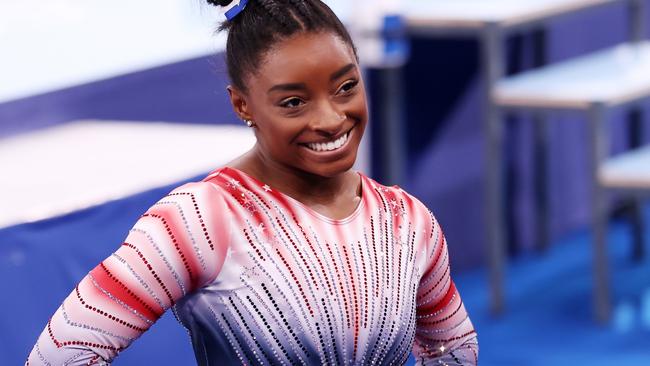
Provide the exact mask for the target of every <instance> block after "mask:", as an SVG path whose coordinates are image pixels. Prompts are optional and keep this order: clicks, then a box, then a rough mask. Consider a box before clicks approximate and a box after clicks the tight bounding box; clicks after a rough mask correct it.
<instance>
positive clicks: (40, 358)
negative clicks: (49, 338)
mask: <svg viewBox="0 0 650 366" xmlns="http://www.w3.org/2000/svg"><path fill="white" fill-rule="evenodd" d="M35 348H36V354H37V355H38V359H39V360H41V362H43V363H44V364H45V365H47V366H52V364H51V363H50V362H49V361H48V360H46V359H45V357H44V356H43V353H42V352H41V347H40V346H39V345H38V343H36V347H35ZM26 366H29V360H27V365H26Z"/></svg>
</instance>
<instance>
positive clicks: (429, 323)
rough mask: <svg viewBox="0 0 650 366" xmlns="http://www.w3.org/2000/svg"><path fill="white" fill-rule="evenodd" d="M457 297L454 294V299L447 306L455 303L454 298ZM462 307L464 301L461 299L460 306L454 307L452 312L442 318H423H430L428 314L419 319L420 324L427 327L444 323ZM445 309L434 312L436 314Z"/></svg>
mask: <svg viewBox="0 0 650 366" xmlns="http://www.w3.org/2000/svg"><path fill="white" fill-rule="evenodd" d="M455 298H456V294H454V296H452V300H451V301H449V303H447V305H446V306H449V305H451V304H452V303H453V300H455ZM462 308H463V301H462V300H461V301H459V302H458V306H457V307H456V309H454V311H452V312H451V313H450V314H448V315H445V316H444V317H442V318H440V319H435V320H423V319H426V318H429V317H428V316H423V317H421V318H419V319H420V320H419V321H418V324H421V325H422V326H423V327H427V326H432V325H436V324H441V323H444V322H446V321H447V320H449V319H451V318H453V317H454V316H455V315H456V314H458V312H459V311H460V310H461V309H462ZM443 309H444V308H442V309H440V310H438V311H436V312H434V314H436V313H438V312H439V311H441V310H443Z"/></svg>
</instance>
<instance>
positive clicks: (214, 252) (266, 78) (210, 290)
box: [27, 0, 478, 365]
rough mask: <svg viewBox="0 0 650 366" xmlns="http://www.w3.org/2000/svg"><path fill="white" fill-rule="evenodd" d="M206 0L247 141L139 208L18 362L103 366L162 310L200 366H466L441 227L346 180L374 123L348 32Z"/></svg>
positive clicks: (300, 17)
mask: <svg viewBox="0 0 650 366" xmlns="http://www.w3.org/2000/svg"><path fill="white" fill-rule="evenodd" d="M208 2H209V3H211V4H212V5H215V6H221V7H224V9H223V10H224V11H225V12H226V19H227V20H225V21H224V22H223V23H222V25H221V27H220V30H223V31H227V32H228V40H227V48H226V62H227V66H228V73H229V77H230V81H231V83H230V85H229V86H228V88H227V91H228V93H229V96H230V100H231V102H232V106H233V109H234V111H235V113H236V114H237V115H238V116H239V117H240V118H241V119H242V120H243V121H244V123H246V125H247V126H248V127H250V128H251V130H252V133H254V134H255V136H256V139H257V142H256V144H255V145H254V147H253V148H252V149H251V150H250V151H248V152H246V153H245V154H244V155H242V156H240V157H239V158H237V159H236V160H234V161H232V162H230V163H228V164H226V166H223V167H220V168H218V169H216V170H214V171H213V172H212V173H210V174H209V175H207V176H206V177H205V178H204V179H203V180H202V181H200V182H192V183H188V184H185V185H182V186H180V187H178V188H176V189H174V190H173V191H172V192H171V193H169V194H168V195H167V196H165V197H164V198H162V199H161V200H160V201H158V202H157V203H156V204H154V205H153V206H152V207H151V208H149V209H148V210H147V211H146V212H145V213H144V214H143V215H142V216H141V217H140V219H139V220H138V221H137V222H136V223H135V225H134V226H133V228H132V229H131V230H130V231H129V233H128V235H127V236H126V239H125V240H124V243H123V244H122V245H121V246H120V247H119V248H117V249H116V251H115V252H114V253H113V254H112V255H110V256H109V257H108V258H106V259H105V260H104V261H103V262H101V263H100V264H99V265H98V266H97V267H95V268H94V269H92V270H91V271H90V272H89V273H88V274H87V275H86V276H85V277H84V278H83V279H82V280H81V282H80V283H79V284H78V285H77V286H76V287H75V288H74V290H73V291H72V292H71V294H70V295H69V296H68V297H67V298H66V299H65V300H64V301H63V303H62V304H61V306H60V307H59V308H58V310H57V311H56V312H55V313H54V315H53V316H52V318H51V319H50V320H49V321H48V322H47V325H46V326H45V329H44V330H43V332H42V333H41V335H40V337H39V338H38V340H37V342H36V344H35V345H34V347H33V350H32V352H31V353H30V355H29V358H28V360H27V364H29V365H42V364H46V365H62V364H65V365H94V364H97V365H106V364H109V363H110V362H112V361H113V360H114V359H115V358H116V356H117V355H118V354H119V353H120V352H121V351H123V350H124V349H126V348H127V347H128V346H129V345H130V344H131V342H133V341H134V340H135V339H137V338H138V337H139V336H140V335H142V334H143V333H144V332H145V331H146V330H147V329H149V327H151V325H152V324H153V323H154V322H155V321H156V320H157V319H159V318H160V317H161V316H162V315H163V313H164V312H165V311H167V310H168V309H171V310H172V311H173V312H174V315H175V316H176V318H177V319H178V321H179V323H180V324H181V325H182V326H183V327H185V328H186V330H187V332H188V334H189V335H190V338H191V342H192V346H193V349H194V352H195V355H196V362H197V364H199V365H235V364H245V365H267V364H279V365H289V364H291V365H321V364H329V365H366V364H369V365H370V364H373V365H374V364H378V365H393V364H397V365H402V364H404V363H405V362H406V361H407V359H408V357H409V355H410V354H411V352H412V353H413V355H414V357H415V359H416V362H417V364H422V365H476V364H477V362H478V343H477V337H476V333H475V331H474V328H473V326H472V323H471V321H470V319H469V317H468V314H467V312H466V310H465V307H464V305H463V302H462V301H461V298H460V296H459V294H458V291H457V289H456V287H455V285H454V283H453V281H452V280H451V277H450V269H449V257H448V254H447V247H446V241H445V237H444V235H443V232H442V229H441V228H440V225H439V224H438V222H437V221H436V219H435V217H434V216H433V214H432V213H431V212H430V211H429V210H428V209H427V207H425V206H424V205H423V204H422V203H421V202H420V201H418V200H417V199H416V198H414V197H413V196H411V195H409V194H408V193H407V192H405V191H404V190H402V189H401V188H399V187H397V186H392V187H388V186H383V185H381V184H379V183H377V182H375V181H374V180H372V179H370V178H368V177H367V176H365V175H363V174H362V173H360V172H356V171H354V170H352V167H353V164H354V162H355V159H356V155H357V150H358V148H359V144H360V141H361V137H362V136H363V133H364V129H365V127H366V124H367V123H368V107H367V101H366V93H365V87H364V83H363V80H362V73H361V69H360V67H359V62H358V59H357V54H356V49H355V46H354V44H353V42H352V40H351V38H350V35H349V34H348V32H347V31H346V29H345V28H344V26H343V25H342V23H341V21H340V20H339V19H338V18H337V17H336V15H335V14H334V13H333V12H332V10H330V8H329V7H328V6H327V5H325V4H324V3H323V2H321V1H319V0H248V1H245V0H240V1H235V2H231V1H228V0H211V1H208ZM143 363H146V360H143Z"/></svg>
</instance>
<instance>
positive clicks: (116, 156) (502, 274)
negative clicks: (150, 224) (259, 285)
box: [0, 0, 650, 365]
mask: <svg viewBox="0 0 650 366" xmlns="http://www.w3.org/2000/svg"><path fill="white" fill-rule="evenodd" d="M325 2H326V3H328V4H329V5H330V6H331V7H332V8H333V9H334V10H335V11H336V12H337V14H339V16H340V17H341V19H342V20H343V21H344V23H345V24H346V25H347V26H348V27H349V28H350V30H351V32H352V34H353V35H354V38H355V40H356V43H357V45H358V47H359V52H360V56H361V61H362V63H363V66H364V72H365V79H366V82H367V85H368V93H369V97H370V102H371V127H370V130H369V133H368V134H367V135H366V138H365V142H364V146H363V147H362V152H361V154H360V158H359V162H358V164H357V165H358V167H357V168H358V169H360V170H362V171H364V172H365V173H366V174H368V175H369V176H371V177H373V178H374V179H376V180H378V181H379V182H381V183H384V184H398V185H400V186H401V187H403V188H404V189H406V190H407V191H408V192H410V193H411V194H413V195H415V196H416V197H418V198H419V199H420V200H421V201H423V202H424V203H425V204H426V205H427V206H428V207H429V208H430V209H431V210H432V211H433V212H434V214H435V215H436V216H437V218H438V220H439V221H440V223H441V224H442V226H443V227H444V229H445V234H446V236H447V240H448V242H449V251H450V255H451V261H452V269H453V276H454V280H455V282H456V283H457V286H458V288H459V289H460V291H461V294H462V296H463V300H464V302H465V304H466V307H467V308H468V310H469V312H470V315H471V317H472V320H473V322H474V325H475V327H476V329H477V332H478V335H479V344H480V364H481V365H549V364H553V365H573V364H576V363H578V362H580V363H582V364H585V365H614V364H629V365H647V364H650V341H648V339H649V337H648V335H650V266H649V263H648V260H647V258H646V250H647V246H648V244H649V243H648V240H647V233H648V230H649V228H650V206H649V205H648V200H647V197H648V192H650V148H649V147H648V146H649V143H650V125H649V124H650V122H649V121H648V116H649V113H650V110H649V107H650V103H648V98H647V97H648V96H650V45H649V44H648V43H647V41H646V39H647V38H648V36H650V30H649V29H648V26H647V20H648V19H650V6H649V4H648V1H647V0H403V1H397V0H383V1H376V0H375V1H364V0H357V1H354V2H352V1H344V0H338V1H335V0H330V1H325ZM221 19H222V15H221V13H220V12H219V10H218V9H216V8H213V7H209V6H207V5H204V4H203V3H202V2H201V1H199V0H196V1H188V0H156V1H153V0H138V1H125V0H114V1H110V2H106V1H97V0H85V1H80V0H50V1H30V2H19V1H13V0H0V278H2V279H3V280H2V281H1V282H0V304H1V305H0V306H2V311H1V312H0V330H1V331H0V364H2V365H18V364H22V363H23V362H24V360H25V358H26V357H27V355H28V353H29V352H30V350H31V348H32V346H33V344H34V342H35V341H36V338H37V336H38V334H40V332H41V331H42V330H43V327H44V325H45V324H46V322H47V320H48V319H49V317H50V316H51V315H52V313H53V312H54V311H55V309H56V308H57V307H58V305H59V304H60V303H61V301H62V300H63V299H64V298H65V297H66V296H67V295H68V293H69V292H70V290H71V289H72V288H73V287H74V285H75V284H76V283H77V282H78V281H79V280H80V279H81V278H82V277H83V276H84V275H85V274H86V273H87V272H88V271H89V270H90V269H91V268H93V267H94V266H95V265H96V264H97V263H99V262H100V261H101V260H103V259H104V258H105V257H106V256H107V255H108V254H109V253H111V252H113V251H114V250H115V248H117V247H118V245H119V243H121V240H122V239H123V238H124V237H125V236H126V233H127V231H128V230H129V228H130V227H131V226H132V225H133V223H134V222H135V221H136V219H137V218H138V217H139V215H140V214H142V213H143V212H144V211H145V210H146V209H147V208H148V207H149V206H150V205H151V204H153V203H154V202H155V201H157V200H158V199H159V198H160V197H162V196H164V195H165V194H166V193H167V192H169V191H170V190H171V189H172V188H173V187H176V186H178V185H179V184H181V183H183V182H186V181H190V180H196V179H200V178H201V177H203V176H204V175H205V174H206V173H208V172H209V171H211V170H212V169H214V168H216V167H218V166H220V165H222V164H224V163H226V162H228V161H229V160H231V159H232V158H234V157H235V156H237V155H239V154H241V153H242V152H244V151H246V150H247V149H248V148H249V147H250V146H252V144H253V143H254V137H253V135H252V133H251V132H250V131H249V130H248V129H247V128H246V127H243V126H242V122H241V121H239V120H238V119H237V118H236V117H235V115H234V114H233V112H232V111H231V108H230V105H229V101H228V99H227V93H226V91H225V86H226V85H227V83H228V80H227V75H226V69H225V66H224V60H223V54H222V52H223V49H224V47H225V35H223V34H221V35H217V34H215V33H214V30H215V29H216V26H217V24H218V22H219V21H220V20H221ZM143 360H147V363H150V364H161V365H183V364H194V363H195V361H194V356H193V353H192V348H191V345H190V340H189V337H188V336H187V334H185V332H184V331H183V329H182V327H180V326H179V325H178V324H176V322H175V320H174V318H173V316H172V314H166V315H165V316H164V317H163V319H161V320H160V321H159V322H158V323H156V324H155V325H154V326H153V327H152V329H151V330H150V331H149V332H148V333H146V334H145V335H144V336H143V337H142V338H141V339H139V340H138V341H136V342H135V343H134V345H133V346H132V347H131V348H130V349H128V350H126V351H125V352H123V354H122V355H121V356H120V357H119V358H118V359H117V360H116V362H115V364H116V365H136V364H142V362H143ZM412 363H413V360H412V359H411V360H409V364H412Z"/></svg>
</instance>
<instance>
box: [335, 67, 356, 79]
mask: <svg viewBox="0 0 650 366" xmlns="http://www.w3.org/2000/svg"><path fill="white" fill-rule="evenodd" d="M355 67H356V65H355V64H347V65H345V66H343V67H342V68H341V69H340V70H339V71H337V72H335V73H333V74H332V76H330V81H334V80H336V79H338V78H340V77H341V76H343V75H345V74H347V73H348V72H350V70H352V69H354V68H355Z"/></svg>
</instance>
